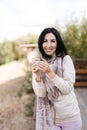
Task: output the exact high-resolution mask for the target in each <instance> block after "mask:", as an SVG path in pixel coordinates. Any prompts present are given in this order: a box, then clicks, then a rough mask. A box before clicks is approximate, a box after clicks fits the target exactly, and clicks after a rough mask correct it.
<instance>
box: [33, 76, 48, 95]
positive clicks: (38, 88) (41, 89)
mask: <svg viewBox="0 0 87 130" xmlns="http://www.w3.org/2000/svg"><path fill="white" fill-rule="evenodd" d="M35 78H36V76H35V74H32V86H33V90H34V93H35V95H36V96H39V97H45V96H46V87H45V85H44V83H43V81H42V80H41V82H36V80H35Z"/></svg>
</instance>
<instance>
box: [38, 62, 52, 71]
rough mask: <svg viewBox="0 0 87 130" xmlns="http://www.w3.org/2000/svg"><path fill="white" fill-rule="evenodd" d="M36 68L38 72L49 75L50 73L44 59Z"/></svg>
mask: <svg viewBox="0 0 87 130" xmlns="http://www.w3.org/2000/svg"><path fill="white" fill-rule="evenodd" d="M38 67H39V69H40V70H42V71H43V72H45V73H49V72H50V71H51V68H50V65H49V64H48V63H47V61H46V60H45V59H42V60H41V61H40V62H39V63H38Z"/></svg>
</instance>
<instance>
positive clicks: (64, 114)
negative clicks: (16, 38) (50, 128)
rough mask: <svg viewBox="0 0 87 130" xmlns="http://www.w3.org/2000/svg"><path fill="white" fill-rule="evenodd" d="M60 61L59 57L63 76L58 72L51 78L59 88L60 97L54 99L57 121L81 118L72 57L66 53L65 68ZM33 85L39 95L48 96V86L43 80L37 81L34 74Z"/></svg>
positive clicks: (59, 68) (59, 69)
mask: <svg viewBox="0 0 87 130" xmlns="http://www.w3.org/2000/svg"><path fill="white" fill-rule="evenodd" d="M60 61H61V58H59V59H58V73H60V71H61V69H62V71H63V77H60V76H59V75H60V74H59V75H58V74H56V76H55V77H54V78H53V79H49V80H50V81H51V82H53V84H55V86H56V87H57V88H58V89H59V96H58V99H57V100H55V101H52V102H53V104H54V106H53V108H54V121H55V123H60V122H68V121H75V120H78V119H80V118H81V116H80V109H79V106H78V101H77V98H76V95H75V92H74V83H75V68H74V65H73V62H72V59H71V57H70V56H69V55H66V56H65V57H64V58H63V68H61V64H60ZM50 66H51V64H50ZM47 77H48V76H47ZM48 78H49V77H48ZM49 83H50V82H49ZM32 85H33V89H34V92H35V94H36V95H37V96H40V97H45V96H46V91H48V88H47V87H46V86H45V84H44V83H43V81H41V82H36V80H35V75H34V74H33V75H32Z"/></svg>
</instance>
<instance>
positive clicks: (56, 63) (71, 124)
mask: <svg viewBox="0 0 87 130" xmlns="http://www.w3.org/2000/svg"><path fill="white" fill-rule="evenodd" d="M38 48H39V51H40V54H41V56H40V59H38V61H34V62H33V64H32V84H33V89H34V92H35V95H36V105H35V110H36V116H35V118H36V126H35V129H36V130H81V127H82V121H81V115H80V109H79V106H78V102H77V99H76V96H75V93H74V83H75V68H74V65H73V62H72V59H71V57H70V56H69V55H68V54H67V50H66V48H65V45H64V43H63V40H62V38H61V36H60V33H59V32H58V31H57V30H56V29H55V28H46V29H44V30H43V31H42V32H41V34H40V36H39V39H38Z"/></svg>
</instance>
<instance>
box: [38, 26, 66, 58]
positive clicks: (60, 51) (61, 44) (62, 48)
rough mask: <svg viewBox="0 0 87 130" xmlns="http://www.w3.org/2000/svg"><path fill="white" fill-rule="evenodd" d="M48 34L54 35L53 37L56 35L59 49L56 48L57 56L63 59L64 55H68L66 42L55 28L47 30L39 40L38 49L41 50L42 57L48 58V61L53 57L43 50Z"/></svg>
mask: <svg viewBox="0 0 87 130" xmlns="http://www.w3.org/2000/svg"><path fill="white" fill-rule="evenodd" d="M47 33H52V34H53V35H55V37H56V40H57V48H56V52H55V53H56V56H61V57H63V56H64V55H67V50H66V48H65V45H64V42H63V40H62V38H61V36H60V33H59V31H58V30H56V29H55V28H45V29H44V30H43V31H42V32H41V34H40V36H39V38H38V48H39V51H40V53H41V55H42V56H43V57H44V58H46V59H49V58H51V57H52V56H51V55H47V54H46V53H45V52H44V50H43V47H42V44H43V42H44V37H45V35H46V34H47Z"/></svg>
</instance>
